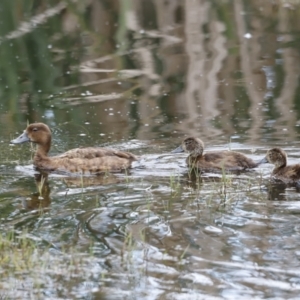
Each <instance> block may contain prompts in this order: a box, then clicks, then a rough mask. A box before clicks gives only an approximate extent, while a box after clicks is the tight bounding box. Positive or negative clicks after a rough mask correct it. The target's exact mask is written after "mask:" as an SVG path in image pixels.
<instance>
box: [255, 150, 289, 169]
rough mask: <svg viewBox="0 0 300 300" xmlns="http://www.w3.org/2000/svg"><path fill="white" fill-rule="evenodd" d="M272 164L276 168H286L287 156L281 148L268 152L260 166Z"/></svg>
mask: <svg viewBox="0 0 300 300" xmlns="http://www.w3.org/2000/svg"><path fill="white" fill-rule="evenodd" d="M263 163H270V164H273V165H275V168H281V167H285V166H286V163H287V155H286V153H285V152H284V151H283V150H282V149H280V148H272V149H270V150H268V151H267V154H266V156H265V157H264V158H263V159H262V160H261V161H260V162H259V164H263Z"/></svg>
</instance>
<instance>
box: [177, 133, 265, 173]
mask: <svg viewBox="0 0 300 300" xmlns="http://www.w3.org/2000/svg"><path fill="white" fill-rule="evenodd" d="M203 151H204V143H203V142H202V141H201V140H200V139H199V138H195V137H188V138H186V139H184V140H183V142H182V144H181V145H180V146H179V147H178V148H176V149H175V150H173V151H172V152H173V153H179V152H188V153H189V154H190V155H189V156H188V157H187V159H186V162H187V165H188V166H189V167H190V168H196V169H199V170H201V171H206V172H215V171H222V170H227V171H243V170H247V169H253V168H255V167H257V166H258V165H259V164H260V163H261V162H259V163H256V162H254V161H253V160H252V159H251V158H248V157H247V156H245V155H244V154H242V153H239V152H235V151H211V152H208V153H205V154H203Z"/></svg>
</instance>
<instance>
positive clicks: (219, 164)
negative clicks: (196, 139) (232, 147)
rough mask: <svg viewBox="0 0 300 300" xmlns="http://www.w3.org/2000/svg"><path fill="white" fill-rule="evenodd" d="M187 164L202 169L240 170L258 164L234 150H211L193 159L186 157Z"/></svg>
mask: <svg viewBox="0 0 300 300" xmlns="http://www.w3.org/2000/svg"><path fill="white" fill-rule="evenodd" d="M187 164H188V165H189V166H195V167H197V168H199V169H202V170H204V171H214V170H216V171H220V170H223V169H225V170H228V171H242V170H246V169H252V168H255V167H257V166H258V164H257V163H256V162H254V161H253V160H252V159H251V158H248V157H247V156H245V155H244V154H242V153H239V152H235V151H212V152H207V153H205V154H204V155H202V156H198V157H197V158H196V159H193V158H192V157H191V156H189V157H188V158H187Z"/></svg>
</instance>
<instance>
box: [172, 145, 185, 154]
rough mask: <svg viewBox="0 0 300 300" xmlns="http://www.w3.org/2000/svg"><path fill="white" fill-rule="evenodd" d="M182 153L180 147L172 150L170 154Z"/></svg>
mask: <svg viewBox="0 0 300 300" xmlns="http://www.w3.org/2000/svg"><path fill="white" fill-rule="evenodd" d="M182 152H184V150H183V149H182V147H181V146H179V147H177V148H176V149H174V150H173V151H171V153H182Z"/></svg>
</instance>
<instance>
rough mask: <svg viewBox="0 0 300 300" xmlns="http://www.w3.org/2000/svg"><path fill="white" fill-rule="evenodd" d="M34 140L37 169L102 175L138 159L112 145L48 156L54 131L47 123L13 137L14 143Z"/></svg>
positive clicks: (124, 166)
mask: <svg viewBox="0 0 300 300" xmlns="http://www.w3.org/2000/svg"><path fill="white" fill-rule="evenodd" d="M25 142H33V143H35V144H37V150H36V152H35V154H34V157H33V164H34V166H35V167H36V168H37V169H40V170H45V171H54V172H55V171H57V172H63V173H64V172H66V173H79V174H100V173H104V172H107V171H109V172H118V171H120V170H124V169H128V168H130V167H131V163H132V162H133V161H135V160H137V159H138V157H137V156H135V155H134V154H132V153H129V152H123V151H118V150H114V149H110V148H100V147H88V148H76V149H72V150H69V151H67V152H65V153H63V154H61V155H57V156H48V152H49V150H50V147H51V131H50V129H49V127H48V126H47V125H46V124H44V123H33V124H30V125H28V126H27V128H26V129H25V130H24V132H23V133H22V134H21V135H20V136H19V137H17V138H16V139H14V140H12V141H11V142H10V143H11V144H21V143H25Z"/></svg>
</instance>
